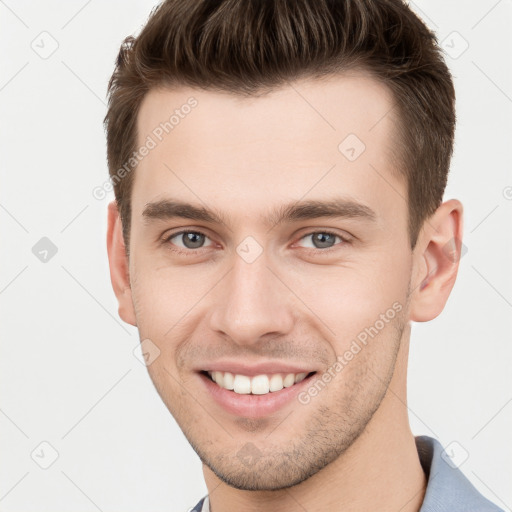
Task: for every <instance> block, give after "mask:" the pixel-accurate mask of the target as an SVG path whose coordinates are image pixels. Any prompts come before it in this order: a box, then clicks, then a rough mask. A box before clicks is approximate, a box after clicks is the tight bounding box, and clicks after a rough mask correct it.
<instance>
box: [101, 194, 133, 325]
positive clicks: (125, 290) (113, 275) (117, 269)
mask: <svg viewBox="0 0 512 512" xmlns="http://www.w3.org/2000/svg"><path fill="white" fill-rule="evenodd" d="M107 252H108V261H109V267H110V280H111V282H112V288H113V289H114V293H115V295H116V297H117V301H118V303H119V309H118V311H119V316H120V317H121V319H122V320H124V321H125V322H126V323H128V324H131V325H133V326H136V325H137V322H136V317H135V310H134V307H133V300H132V292H131V287H130V273H129V268H128V257H127V255H126V247H125V244H124V240H123V229H122V225H121V218H120V216H119V211H118V208H117V203H116V202H115V201H112V202H111V203H109V205H108V228H107Z"/></svg>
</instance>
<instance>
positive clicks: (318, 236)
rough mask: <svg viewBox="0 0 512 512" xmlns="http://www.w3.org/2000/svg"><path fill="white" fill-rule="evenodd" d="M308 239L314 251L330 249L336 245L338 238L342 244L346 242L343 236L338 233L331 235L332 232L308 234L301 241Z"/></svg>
mask: <svg viewBox="0 0 512 512" xmlns="http://www.w3.org/2000/svg"><path fill="white" fill-rule="evenodd" d="M308 238H310V239H311V241H312V244H313V246H312V248H313V249H330V248H331V247H333V245H335V239H336V238H338V239H339V240H341V241H342V242H344V241H345V240H344V239H343V238H342V237H341V236H339V235H337V234H336V233H331V232H330V231H314V232H313V233H308V234H307V235H305V236H303V237H302V238H301V240H306V239H308Z"/></svg>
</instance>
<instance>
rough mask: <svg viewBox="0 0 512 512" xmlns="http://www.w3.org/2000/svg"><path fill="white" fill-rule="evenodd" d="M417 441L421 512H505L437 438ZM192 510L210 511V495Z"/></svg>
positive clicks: (192, 511)
mask: <svg viewBox="0 0 512 512" xmlns="http://www.w3.org/2000/svg"><path fill="white" fill-rule="evenodd" d="M415 440H416V448H417V449H418V455H419V458H420V462H421V466H422V467H423V471H424V472H425V475H426V476H427V478H428V483H427V490H426V492H425V497H424V498H423V503H422V505H421V508H420V510H419V512H504V511H503V509H501V508H499V507H497V506H496V505H494V504H493V503H491V502H490V501H489V500H488V499H487V498H484V497H483V496H482V495H481V494H480V493H479V492H478V491H477V490H476V489H475V487H474V486H473V484H472V483H471V482H470V481H469V480H468V479H467V478H466V477H465V476H464V474H463V473H462V471H461V470H460V469H459V468H458V466H457V463H456V462H457V461H456V460H455V459H453V457H450V454H448V453H447V452H446V451H445V450H444V449H443V447H442V446H441V443H440V442H439V441H438V440H437V439H434V438H433V437H429V436H417V437H416V438H415ZM191 512H210V503H209V500H208V495H207V496H204V497H203V498H202V499H201V500H200V501H199V503H198V504H197V505H196V506H195V507H194V508H193V509H192V510H191Z"/></svg>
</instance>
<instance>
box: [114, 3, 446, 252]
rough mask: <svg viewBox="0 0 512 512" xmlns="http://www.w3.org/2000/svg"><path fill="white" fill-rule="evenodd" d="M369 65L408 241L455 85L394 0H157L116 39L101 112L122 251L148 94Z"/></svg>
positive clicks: (424, 207)
mask: <svg viewBox="0 0 512 512" xmlns="http://www.w3.org/2000/svg"><path fill="white" fill-rule="evenodd" d="M352 68H360V69H364V70H366V71H369V72H370V73H371V74H372V75H373V76H374V77H376V78H377V79H378V80H380V81H381V82H382V83H384V84H386V85H387V86H388V87H389V89H390V90H391V91H392V93H393V97H394V100H395V103H396V106H397V110H398V112H397V120H398V122H397V123H396V124H397V137H398V139H397V141H396V142H397V150H398V153H399V160H398V161H399V162H400V165H399V166H398V167H399V172H400V173H401V174H402V175H403V176H404V177H405V179H406V180H407V187H408V198H407V200H408V210H409V220H408V222H409V237H410V242H411V248H414V247H415V245H416V241H417V236H418V233H419V231H420V229H421V227H422V225H423V223H424V221H425V220H426V219H428V217H430V216H431V215H432V214H433V213H434V212H435V210H436V209H437V208H438V206H439V205H440V204H441V202H442V198H443V194H444V190H445V187H446V182H447V176H448V170H449V166H450V159H451V155H452V151H453V138H454V131H455V91H454V87H453V83H452V78H451V75H450V72H449V70H448V68H447V66H446V64H445V62H444V59H443V56H442V52H441V50H440V48H439V46H438V44H437V41H436V37H435V35H434V33H433V32H432V31H430V30H429V29H428V28H427V27H426V26H425V24H424V23H423V22H422V21H421V20H420V19H419V18H418V17H417V16H416V15H415V14H414V13H413V12H412V11H411V10H410V8H409V7H408V6H407V5H406V4H405V3H404V2H403V1H402V0H250V1H247V0H216V1H211V0H165V1H164V2H163V3H162V4H160V5H159V6H158V7H156V8H155V9H154V10H153V11H152V13H151V15H150V17H149V20H148V22H147V23H146V25H145V26H144V28H143V29H142V31H141V33H140V34H139V35H138V37H136V38H134V37H132V36H130V37H127V38H126V39H125V40H124V42H123V44H122V45H121V48H120V51H119V55H118V57H117V62H116V67H115V70H114V73H113V75H112V77H111V79H110V82H109V86H108V96H109V102H108V112H107V114H106V116H105V128H106V132H107V157H108V166H109V174H110V178H111V180H113V181H114V191H115V197H116V201H117V204H118V207H119V211H120V216H121V221H122V225H123V237H124V240H125V244H126V248H127V251H128V248H129V232H130V221H131V219H130V217H131V193H132V188H133V171H134V170H135V168H134V167H135V165H136V164H135V165H129V168H130V171H132V172H127V173H126V172H124V173H123V176H124V177H123V178H122V179H119V176H118V175H117V174H116V173H117V172H118V170H119V169H121V168H122V167H124V169H126V168H127V167H126V166H127V162H129V161H130V156H131V155H132V154H133V152H134V150H135V146H136V143H137V140H136V139H137V123H136V121H137V115H138V111H139V107H140V105H141V103H142V100H143V99H144V97H145V95H146V94H147V92H148V91H149V90H151V89H152V88H156V87H162V86H164V87H170V88H172V87H173V86H182V85H185V86H192V87H199V88H202V89H208V90H221V91H227V92H230V93H233V94H241V95H249V96H250V95H255V94H257V93H258V92H261V91H264V90H267V91H268V90H272V89H273V88H278V87H279V86H284V85H286V84H287V83H288V82H290V81H291V80H294V79H298V78H308V77H311V78H315V77H321V76H326V75H331V74H336V73H341V72H343V71H344V70H348V69H352Z"/></svg>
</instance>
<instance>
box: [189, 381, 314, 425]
mask: <svg viewBox="0 0 512 512" xmlns="http://www.w3.org/2000/svg"><path fill="white" fill-rule="evenodd" d="M198 375H199V377H200V379H201V380H202V382H203V383H204V385H205V386H206V389H207V391H208V392H209V393H210V394H211V396H212V398H213V400H214V401H215V402H216V403H217V404H219V405H220V406H221V407H222V408H223V409H225V410H226V411H227V412H229V413H231V414H234V415H236V416H243V417H245V418H262V417H264V416H268V415H269V414H272V413H274V412H276V411H278V410H279V409H281V407H284V406H285V405H286V404H287V403H289V402H291V401H292V400H293V399H294V398H296V396H297V395H298V394H299V393H300V392H301V391H302V390H303V389H304V388H307V386H309V384H310V381H311V379H312V378H313V377H314V376H315V375H316V373H313V374H312V375H310V376H309V377H306V378H305V379H304V380H302V381H301V382H298V383H297V384H294V385H293V386H290V387H288V388H283V389H281V390H279V391H271V392H270V393H267V394H265V395H252V394H247V395H241V394H239V393H235V392H234V391H230V390H228V389H224V388H221V387H220V386H219V385H217V384H216V383H215V382H213V381H212V380H210V379H209V378H208V377H207V376H206V375H204V374H203V373H199V374H198Z"/></svg>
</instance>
